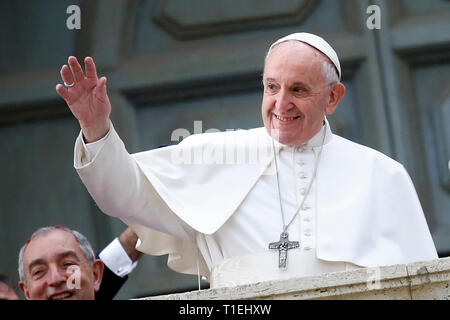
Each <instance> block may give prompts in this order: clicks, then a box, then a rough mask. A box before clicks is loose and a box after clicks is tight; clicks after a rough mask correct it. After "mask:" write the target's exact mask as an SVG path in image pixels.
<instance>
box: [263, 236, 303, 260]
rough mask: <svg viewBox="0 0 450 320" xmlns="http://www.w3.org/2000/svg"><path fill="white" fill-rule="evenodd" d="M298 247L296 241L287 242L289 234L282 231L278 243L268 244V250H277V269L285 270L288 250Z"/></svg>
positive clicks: (298, 244)
mask: <svg viewBox="0 0 450 320" xmlns="http://www.w3.org/2000/svg"><path fill="white" fill-rule="evenodd" d="M299 246H300V243H299V242H298V241H289V234H288V233H287V232H284V231H283V232H282V233H281V235H280V241H277V242H272V243H269V249H278V268H280V269H286V262H287V253H288V250H289V249H294V248H298V247H299Z"/></svg>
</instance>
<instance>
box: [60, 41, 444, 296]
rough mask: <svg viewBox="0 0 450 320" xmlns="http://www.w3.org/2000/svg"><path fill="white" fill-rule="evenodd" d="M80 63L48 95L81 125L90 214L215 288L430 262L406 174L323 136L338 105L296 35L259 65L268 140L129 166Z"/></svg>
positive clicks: (306, 44)
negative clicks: (114, 221)
mask: <svg viewBox="0 0 450 320" xmlns="http://www.w3.org/2000/svg"><path fill="white" fill-rule="evenodd" d="M84 62H85V72H86V73H85V74H84V73H83V70H82V68H81V66H80V64H79V63H78V61H77V59H76V58H75V57H69V60H68V64H69V66H67V65H64V66H63V67H62V69H61V77H62V80H63V81H64V85H65V86H63V85H61V84H58V85H57V86H56V90H57V92H58V93H59V94H60V95H61V97H62V98H64V100H65V101H66V102H67V104H68V106H69V108H70V110H71V111H72V113H73V114H74V116H75V117H76V118H77V119H78V120H79V123H80V126H81V133H80V135H79V137H78V139H77V140H76V143H75V159H74V166H75V168H76V170H77V172H78V174H79V175H80V177H81V179H82V181H83V183H84V184H85V185H86V187H87V189H88V191H89V193H90V194H91V196H92V197H93V198H94V200H95V202H96V203H97V205H98V206H99V208H100V209H101V210H102V211H103V212H104V213H106V214H108V215H110V216H113V217H117V218H120V219H121V220H123V221H124V222H125V223H127V224H128V225H130V226H131V227H132V228H133V229H134V230H135V231H136V233H137V234H138V235H139V238H140V244H139V246H138V249H139V250H140V251H143V252H145V253H148V254H152V255H162V254H168V255H169V256H168V265H169V267H171V268H172V269H174V270H175V271H178V272H183V273H190V274H198V273H199V274H201V275H203V276H205V277H206V278H207V279H208V280H209V281H210V283H211V287H212V288H217V287H223V286H231V285H237V284H245V283H252V282H258V281H264V280H274V279H282V278H289V277H300V276H310V275H319V274H322V273H325V272H334V271H344V270H349V269H354V268H362V267H374V266H381V265H391V264H403V263H409V262H413V261H421V260H431V259H435V258H437V254H436V249H435V246H434V244H433V240H432V238H431V235H430V232H429V229H428V226H427V223H426V220H425V217H424V214H423V211H422V208H421V205H420V202H419V199H418V197H417V193H416V191H415V189H414V186H413V183H412V181H411V179H410V177H409V175H408V173H407V172H406V170H405V169H404V167H403V166H402V165H401V164H400V163H398V162H396V161H394V160H392V159H390V158H388V157H387V156H385V155H383V154H381V153H380V152H378V151H375V150H373V149H370V148H368V147H365V146H362V145H359V144H356V143H354V142H351V141H349V140H347V139H344V138H342V137H340V136H337V135H335V134H333V133H332V132H331V129H330V126H329V124H328V122H327V120H326V117H325V116H326V115H327V114H332V113H333V112H334V111H335V110H336V108H337V106H338V104H339V101H340V100H341V98H342V97H343V96H344V94H345V86H344V85H343V84H342V83H341V82H340V78H341V67H340V64H339V59H338V57H337V55H336V53H335V51H334V50H333V49H332V48H331V46H330V45H329V44H328V43H327V42H326V41H325V40H323V39H322V38H320V37H318V36H316V35H312V34H308V33H295V34H291V35H289V36H287V37H285V38H282V39H280V40H278V41H276V42H275V43H274V44H273V45H272V46H271V47H270V49H269V52H268V54H267V57H266V61H265V66H264V74H263V84H264V94H263V100H262V108H261V109H262V118H263V122H264V128H256V129H251V130H237V131H227V132H220V133H205V134H196V135H192V136H189V137H187V138H185V139H184V140H183V141H182V142H181V143H179V144H178V145H175V146H169V147H165V148H159V149H156V150H150V151H145V152H141V153H137V154H132V155H130V154H129V153H128V152H127V150H126V149H125V147H124V144H123V142H122V141H121V139H120V138H119V136H118V135H117V133H116V131H115V130H114V127H113V125H112V122H111V121H110V119H109V115H110V112H111V105H110V103H109V99H108V95H107V92H106V78H105V77H102V78H100V79H98V77H97V72H96V69H95V64H94V62H93V60H92V58H90V57H87V58H86V59H85V60H84Z"/></svg>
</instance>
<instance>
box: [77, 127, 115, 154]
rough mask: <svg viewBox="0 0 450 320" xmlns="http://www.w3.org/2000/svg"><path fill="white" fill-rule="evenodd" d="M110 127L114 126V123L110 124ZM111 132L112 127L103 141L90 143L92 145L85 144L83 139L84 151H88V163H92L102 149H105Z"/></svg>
mask: <svg viewBox="0 0 450 320" xmlns="http://www.w3.org/2000/svg"><path fill="white" fill-rule="evenodd" d="M110 125H112V123H111V122H110ZM110 132H111V127H110V128H109V131H108V133H107V134H106V135H105V136H104V137H103V138H101V139H99V140H97V141H94V142H90V143H85V142H84V138H83V137H82V138H81V142H82V143H83V147H84V150H86V161H87V162H91V161H92V160H93V159H94V157H95V155H96V154H97V153H98V152H99V151H100V149H101V148H102V147H103V145H104V144H105V141H106V139H107V138H108V137H109V133H110ZM81 134H83V132H81Z"/></svg>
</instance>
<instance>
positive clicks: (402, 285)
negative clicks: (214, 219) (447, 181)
mask: <svg viewBox="0 0 450 320" xmlns="http://www.w3.org/2000/svg"><path fill="white" fill-rule="evenodd" d="M449 284H450V257H447V258H442V259H436V260H430V261H423V262H413V263H409V264H398V265H391V266H383V267H373V268H362V269H356V270H351V271H343V272H333V273H326V274H323V275H320V276H313V277H301V278H292V279H288V280H276V281H265V282H258V283H254V284H247V285H240V286H236V287H225V288H216V289H207V290H198V291H191V292H185V293H177V294H169V295H161V296H153V297H145V298H141V299H145V300H205V299H206V300H215V299H220V300H235V299H299V300H303V299H406V300H425V299H426V300H428V299H445V300H449V299H450V288H449Z"/></svg>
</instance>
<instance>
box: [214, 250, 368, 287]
mask: <svg viewBox="0 0 450 320" xmlns="http://www.w3.org/2000/svg"><path fill="white" fill-rule="evenodd" d="M277 259H278V252H276V251H267V250H266V251H261V252H256V253H250V254H244V255H241V256H236V257H232V258H228V259H225V260H223V261H222V262H221V263H219V264H217V265H216V266H215V267H214V268H213V269H212V271H211V279H210V284H211V287H212V288H221V287H233V286H237V285H243V284H249V283H257V282H261V281H269V280H283V279H292V278H298V277H309V276H318V275H321V274H324V273H330V272H340V271H348V270H355V269H358V268H360V267H359V266H357V265H355V264H352V263H348V262H341V261H325V260H320V259H317V257H316V250H315V249H304V250H289V254H288V260H287V264H288V267H287V268H286V269H280V268H278V264H277V263H274V262H275V261H277Z"/></svg>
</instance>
